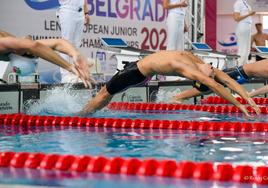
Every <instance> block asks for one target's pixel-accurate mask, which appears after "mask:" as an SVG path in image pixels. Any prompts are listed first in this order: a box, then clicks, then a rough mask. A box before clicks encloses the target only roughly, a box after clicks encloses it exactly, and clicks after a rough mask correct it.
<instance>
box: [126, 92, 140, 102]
mask: <svg viewBox="0 0 268 188" xmlns="http://www.w3.org/2000/svg"><path fill="white" fill-rule="evenodd" d="M121 102H144V101H143V99H142V96H140V95H135V94H133V95H132V94H128V93H126V92H124V93H123V94H122V95H121Z"/></svg>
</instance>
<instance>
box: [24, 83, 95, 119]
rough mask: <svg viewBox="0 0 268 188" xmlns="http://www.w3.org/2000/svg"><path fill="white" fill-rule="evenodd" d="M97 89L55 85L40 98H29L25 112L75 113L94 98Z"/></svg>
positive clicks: (44, 113) (42, 113)
mask: <svg viewBox="0 0 268 188" xmlns="http://www.w3.org/2000/svg"><path fill="white" fill-rule="evenodd" d="M94 93H96V90H81V91H78V90H74V89H72V86H70V85H66V86H64V87H55V88H53V89H51V90H49V91H47V93H46V94H45V96H44V97H41V99H40V100H32V99H31V100H28V101H27V102H26V103H25V104H24V106H25V113H27V114H31V115H61V116H67V115H74V114H76V113H77V112H79V111H80V110H81V109H82V108H83V106H84V105H85V104H86V102H87V101H88V100H89V99H91V98H92V95H93V94H94Z"/></svg>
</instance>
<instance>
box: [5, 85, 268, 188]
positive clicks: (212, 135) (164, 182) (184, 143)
mask: <svg viewBox="0 0 268 188" xmlns="http://www.w3.org/2000/svg"><path fill="white" fill-rule="evenodd" d="M53 92H54V93H52V95H50V96H49V97H48V98H46V100H43V101H41V102H39V103H37V105H33V108H31V109H30V110H29V112H28V113H30V114H36V115H60V116H70V115H72V114H74V113H75V112H77V111H79V110H81V108H82V106H83V105H84V104H85V102H81V101H82V100H84V101H85V100H87V99H80V98H78V97H76V96H72V95H69V93H68V92H62V90H57V89H56V90H54V91H53ZM59 95H60V96H59ZM51 96H52V97H51ZM54 96H57V97H56V98H55V97H54ZM66 101H68V102H66ZM70 101H71V103H70ZM90 117H105V118H130V119H162V120H184V121H185V120H188V121H240V122H242V121H262V122H268V117H266V116H263V115H259V116H255V117H254V118H253V119H246V118H245V117H244V116H243V115H242V114H232V115H231V114H215V113H208V112H198V111H172V112H166V111H165V112H161V111H156V112H152V111H151V112H147V113H138V112H122V111H121V112H118V111H108V110H102V111H99V112H97V113H95V114H93V115H91V116H90ZM267 140H268V137H267V134H265V133H226V132H225V133H220V132H198V131H196V132H195V131H176V130H149V129H148V130H137V129H112V128H89V127H65V128H60V127H28V128H27V127H16V126H14V127H10V126H0V151H26V152H44V153H59V154H74V155H80V154H87V155H104V156H108V157H113V156H121V157H125V158H129V157H137V158H140V159H144V158H151V157H153V158H157V159H174V160H176V161H181V160H192V161H214V162H229V163H233V164H244V163H246V164H251V165H253V166H257V165H267V164H268V149H267V147H266V145H267ZM0 183H3V184H25V185H46V186H68V187H109V188H110V187H128V188H132V187H141V188H150V187H156V188H158V187H215V186H216V187H240V186H241V185H236V184H232V183H231V184H226V183H219V182H216V183H215V182H202V181H194V180H178V179H169V178H156V177H152V178H150V177H132V176H114V175H107V174H91V173H87V174H79V175H77V174H71V173H59V172H51V171H35V170H29V169H26V170H23V169H16V170H15V169H5V168H2V169H1V168H0ZM243 187H252V185H243Z"/></svg>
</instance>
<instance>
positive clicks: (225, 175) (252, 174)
mask: <svg viewBox="0 0 268 188" xmlns="http://www.w3.org/2000/svg"><path fill="white" fill-rule="evenodd" d="M0 167H14V168H30V169H44V170H58V171H66V172H67V171H68V172H75V173H79V172H91V173H109V174H118V175H120V174H125V175H137V176H159V177H171V178H181V179H197V180H209V181H233V182H240V183H257V184H268V178H267V177H268V167H267V166H259V167H256V168H254V167H252V166H249V165H237V166H233V165H231V164H227V163H220V164H214V163H211V162H192V161H181V162H179V163H177V162H176V161H173V160H161V161H160V160H156V159H144V160H140V159H136V158H129V159H124V158H121V157H115V158H107V157H103V156H85V155H82V156H74V155H58V154H44V153H27V152H22V153H15V152H0Z"/></svg>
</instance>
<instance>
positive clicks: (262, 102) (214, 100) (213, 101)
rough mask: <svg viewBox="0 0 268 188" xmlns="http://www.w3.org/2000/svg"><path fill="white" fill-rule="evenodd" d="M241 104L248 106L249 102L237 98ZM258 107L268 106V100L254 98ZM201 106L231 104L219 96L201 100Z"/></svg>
mask: <svg viewBox="0 0 268 188" xmlns="http://www.w3.org/2000/svg"><path fill="white" fill-rule="evenodd" d="M236 99H237V100H238V101H239V102H240V103H241V104H247V101H246V100H245V99H243V98H241V97H237V98H236ZM253 100H254V101H255V103H256V104H258V105H267V104H268V98H253ZM200 102H201V104H230V102H229V101H227V100H225V99H224V98H222V97H219V96H209V97H207V98H204V99H201V100H200Z"/></svg>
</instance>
